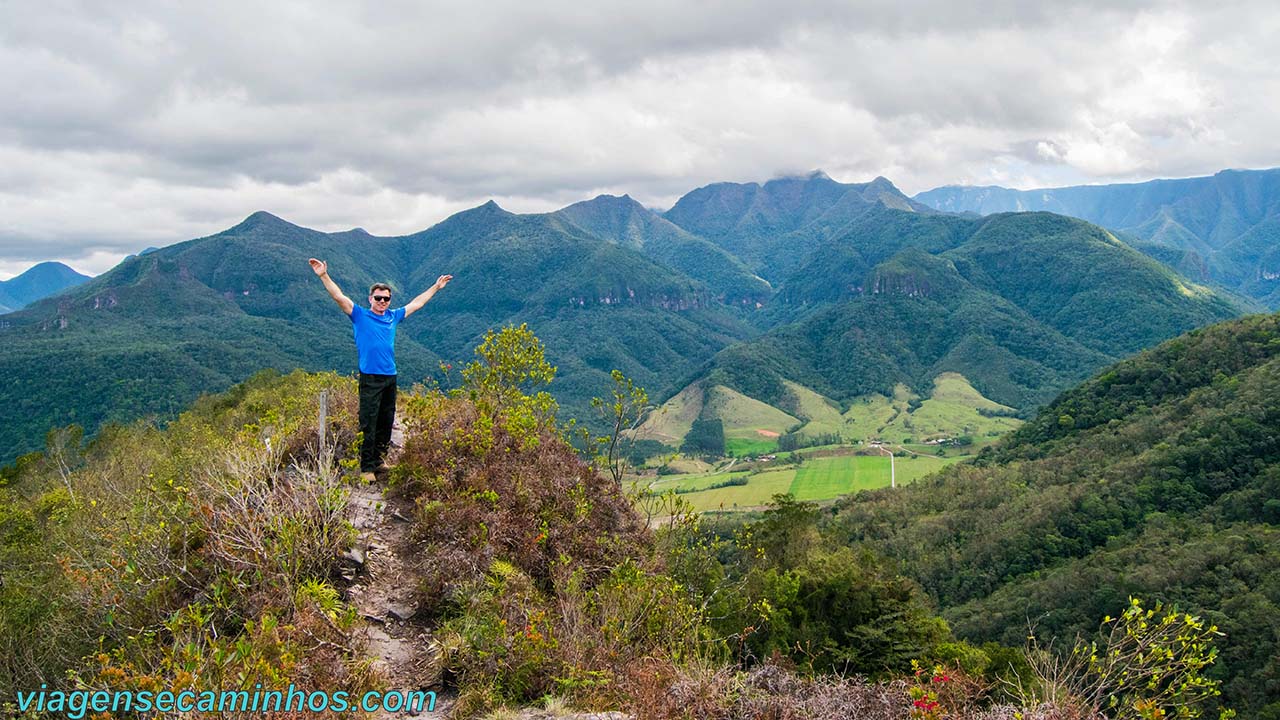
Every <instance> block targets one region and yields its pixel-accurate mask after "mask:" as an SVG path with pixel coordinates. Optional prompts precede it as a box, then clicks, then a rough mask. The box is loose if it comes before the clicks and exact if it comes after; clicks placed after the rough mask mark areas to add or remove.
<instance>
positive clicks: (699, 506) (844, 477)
mask: <svg viewBox="0 0 1280 720" xmlns="http://www.w3.org/2000/svg"><path fill="white" fill-rule="evenodd" d="M965 457H968V456H954V457H945V458H941V457H935V456H931V455H919V456H911V455H905V456H900V457H898V458H897V459H896V463H895V464H896V471H897V481H898V484H900V485H905V484H907V483H911V482H914V481H916V480H917V479H919V478H921V477H923V476H925V475H928V474H929V473H932V472H934V471H936V470H938V469H940V468H942V467H944V466H946V465H949V464H951V463H953V462H956V461H958V460H962V459H964V458H965ZM730 478H746V480H747V484H746V485H734V486H730V487H720V488H714V489H710V486H712V485H716V484H718V483H722V482H724V481H726V480H729V479H730ZM888 485H889V458H888V457H882V456H868V455H839V456H834V457H811V458H807V459H806V460H805V461H804V463H803V464H802V465H801V466H800V467H799V468H798V469H797V468H796V467H795V466H792V465H787V466H780V467H779V468H778V469H777V470H766V471H764V472H757V473H755V474H751V473H748V472H743V471H732V470H730V471H729V472H724V471H720V472H707V473H697V474H688V475H667V476H663V477H661V478H659V479H658V480H657V481H656V482H653V483H651V484H650V485H649V490H650V491H651V492H654V493H661V492H665V491H667V490H673V489H676V488H679V489H681V490H682V491H684V492H682V494H681V497H682V498H683V499H685V500H687V501H689V502H690V503H691V504H692V505H693V507H694V509H695V510H697V511H699V512H707V511H711V510H733V509H744V510H745V509H748V508H757V507H761V506H764V505H768V504H769V503H770V502H771V501H772V499H773V496H774V495H777V494H781V493H791V494H792V495H794V496H796V498H797V499H799V500H807V501H821V500H830V499H833V498H836V497H839V496H841V495H845V494H848V493H853V492H858V491H860V490H873V489H875V488H881V487H887V486H888Z"/></svg>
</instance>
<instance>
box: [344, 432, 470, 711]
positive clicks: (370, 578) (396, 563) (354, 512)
mask: <svg viewBox="0 0 1280 720" xmlns="http://www.w3.org/2000/svg"><path fill="white" fill-rule="evenodd" d="M403 437H404V435H403V431H402V429H401V428H400V427H399V426H398V425H397V427H396V429H395V431H393V433H392V450H391V456H390V457H388V458H387V460H388V462H395V460H396V458H397V457H398V455H399V448H400V447H401V444H402V443H403ZM385 487H386V482H385V478H379V480H378V481H377V482H373V483H367V484H358V485H356V486H355V487H353V488H352V490H351V497H350V501H349V502H350V508H351V523H352V524H353V525H354V526H355V528H356V531H357V532H358V533H359V536H358V539H357V540H356V543H355V545H354V546H352V548H351V550H349V551H348V553H347V561H348V565H349V567H350V570H349V573H348V580H349V581H350V582H351V585H350V586H349V587H348V588H347V599H348V601H349V602H351V603H352V604H353V605H354V606H355V607H356V609H357V611H359V613H360V616H361V618H362V619H363V621H364V634H365V636H366V638H367V641H368V652H369V655H370V656H372V657H374V658H377V665H378V669H379V671H380V672H381V673H382V675H383V677H384V678H386V681H387V688H388V689H389V690H410V691H416V690H424V691H425V690H431V691H435V692H436V693H437V701H436V705H435V708H434V710H432V711H425V710H423V711H420V712H418V711H416V708H413V709H410V710H408V711H405V710H402V711H400V712H389V711H382V712H380V713H376V714H374V715H372V716H371V717H373V718H376V720H388V719H390V718H404V717H432V716H434V717H446V716H447V715H448V713H449V709H450V707H451V705H452V702H451V700H452V696H451V695H449V694H448V693H446V692H444V691H443V689H442V688H440V687H438V681H439V663H438V660H437V658H436V657H435V655H434V653H433V652H432V650H431V644H430V640H431V633H430V631H429V629H428V628H427V627H425V626H424V625H422V624H420V623H416V622H414V620H413V616H414V615H415V614H416V612H417V607H416V605H415V600H414V594H415V593H416V592H417V580H418V577H417V573H416V572H415V570H414V568H413V567H412V566H411V565H410V564H409V563H408V562H406V560H405V558H406V557H408V556H409V554H410V552H411V551H412V538H411V537H410V535H411V533H410V529H411V527H412V523H411V518H412V515H413V503H412V502H411V501H409V500H406V499H404V498H397V497H391V498H388V497H386V494H385V492H384V490H385Z"/></svg>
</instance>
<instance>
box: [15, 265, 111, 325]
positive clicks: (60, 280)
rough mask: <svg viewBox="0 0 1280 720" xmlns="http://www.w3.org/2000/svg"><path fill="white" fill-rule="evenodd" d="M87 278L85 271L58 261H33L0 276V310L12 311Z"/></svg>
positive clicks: (73, 285)
mask: <svg viewBox="0 0 1280 720" xmlns="http://www.w3.org/2000/svg"><path fill="white" fill-rule="evenodd" d="M88 280H89V276H88V275H81V274H80V273H78V272H76V271H75V270H72V269H71V268H69V267H67V266H66V265H63V264H62V263H60V262H42V263H39V264H37V265H33V266H31V267H30V268H28V269H27V270H26V271H25V272H23V273H22V274H21V275H18V276H16V277H12V278H9V279H8V280H0V314H2V313H7V312H13V311H14V310H17V309H19V308H21V307H23V306H26V305H28V304H30V303H33V302H35V301H36V300H39V299H40V298H45V297H49V296H50V295H53V294H55V293H58V292H61V291H62V290H65V289H66V288H69V287H75V286H76V285H79V284H81V283H83V282H86V281H88Z"/></svg>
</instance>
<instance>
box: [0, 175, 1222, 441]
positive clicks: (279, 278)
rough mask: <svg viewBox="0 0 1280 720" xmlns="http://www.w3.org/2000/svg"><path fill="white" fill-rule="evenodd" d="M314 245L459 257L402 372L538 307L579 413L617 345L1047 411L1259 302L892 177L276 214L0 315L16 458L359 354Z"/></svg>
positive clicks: (358, 287)
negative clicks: (331, 220)
mask: <svg viewBox="0 0 1280 720" xmlns="http://www.w3.org/2000/svg"><path fill="white" fill-rule="evenodd" d="M308 257H321V258H323V259H325V260H327V261H328V262H329V266H330V272H331V274H332V275H333V277H334V278H335V280H337V282H338V283H339V285H340V286H342V287H343V288H344V289H345V290H346V292H347V294H348V295H350V296H351V297H352V298H353V299H355V300H356V301H357V302H363V298H364V290H363V288H366V287H368V285H369V284H370V283H372V282H374V281H375V280H381V281H389V282H390V284H391V285H392V287H393V288H394V291H395V295H396V301H407V299H408V298H410V297H412V296H413V295H414V294H416V293H418V292H420V291H422V290H424V289H425V288H427V287H428V286H430V284H431V283H432V282H433V281H434V279H435V277H436V276H437V275H439V274H442V273H446V272H447V273H451V274H453V275H454V276H455V278H456V279H455V280H454V282H453V283H451V284H450V286H449V288H448V290H447V291H446V292H444V293H441V294H440V295H439V296H438V297H437V298H436V299H435V300H434V301H433V302H432V303H431V304H429V305H428V306H427V310H426V311H424V312H423V313H421V314H420V315H417V316H415V317H414V318H412V319H411V320H410V321H409V322H407V323H406V324H405V325H404V326H403V327H402V330H401V334H400V342H399V345H398V361H399V365H400V371H401V373H402V376H403V377H404V379H405V384H408V383H409V382H411V381H417V380H428V381H436V382H441V383H444V384H449V383H450V382H451V379H450V377H449V375H450V373H449V372H448V371H446V370H444V369H442V366H441V361H442V360H444V361H450V362H452V361H465V360H466V359H467V357H468V355H469V354H470V350H471V348H472V347H474V345H475V344H476V343H477V342H478V340H479V339H480V338H481V337H482V336H483V334H484V332H485V331H486V330H487V329H489V328H492V327H494V326H497V325H502V324H507V323H528V324H529V325H530V327H531V328H532V329H533V330H534V332H535V333H537V334H538V336H539V337H541V338H542V340H543V341H544V343H545V344H546V346H547V350H548V356H549V358H550V359H551V361H552V362H553V363H554V364H556V365H557V366H558V367H559V376H558V379H557V381H556V383H555V384H554V385H553V388H552V389H553V391H554V392H555V393H556V395H557V396H558V397H559V398H560V400H561V402H562V403H563V404H564V405H565V406H566V412H565V414H566V415H573V416H577V417H580V418H583V419H589V418H590V416H591V411H590V404H589V399H590V398H591V397H592V396H594V395H600V394H603V392H604V391H605V389H606V388H607V387H608V386H609V383H610V380H609V376H608V373H609V371H610V370H612V369H615V368H616V369H619V370H622V371H623V372H624V373H625V374H627V375H628V376H629V377H631V378H633V379H634V380H635V381H636V382H637V383H638V384H640V385H642V386H644V387H646V388H648V389H649V390H650V393H651V395H652V396H654V397H656V398H658V399H663V398H666V397H671V396H675V395H676V394H678V393H679V392H680V391H682V390H683V389H685V388H687V387H689V386H690V385H691V384H693V383H712V384H715V385H718V386H725V387H728V388H731V389H732V390H734V391H735V392H739V393H741V394H744V395H746V396H748V397H750V398H752V399H754V400H756V401H760V402H764V403H767V404H770V405H773V406H775V407H778V408H780V409H781V410H783V411H784V412H792V411H794V412H798V410H797V407H798V405H799V404H800V403H799V401H798V400H797V393H798V392H799V391H796V390H794V387H801V388H803V389H804V390H805V391H807V392H812V393H816V394H817V395H819V396H821V398H823V400H822V402H825V403H828V404H830V405H833V406H835V407H836V408H837V409H843V408H844V407H846V406H847V405H848V404H849V403H851V402H852V401H853V400H854V399H855V398H857V397H859V396H861V395H865V394H866V393H872V392H879V393H882V394H886V395H890V394H893V393H894V392H895V388H896V387H897V386H898V385H901V384H905V385H906V386H908V387H909V388H911V389H912V390H914V391H916V392H920V393H922V394H927V392H928V390H929V387H930V386H931V384H932V382H933V381H934V379H935V378H936V377H938V376H939V375H940V374H942V373H958V374H961V375H963V376H964V378H965V379H967V381H968V382H970V383H971V384H972V386H973V388H975V389H976V390H977V391H978V392H980V393H981V394H982V395H983V396H985V397H986V398H989V399H990V400H992V401H994V402H996V403H1000V404H1002V405H1005V406H1010V407H1013V408H1017V409H1021V410H1024V411H1028V410H1030V409H1032V408H1034V407H1035V406H1036V405H1037V404H1039V403H1041V402H1044V401H1046V400H1048V399H1050V398H1052V397H1053V396H1054V395H1055V394H1056V393H1058V392H1059V391H1061V390H1062V389H1065V388H1066V387H1068V386H1070V385H1071V384H1073V383H1074V382H1077V381H1079V380H1080V379H1083V378H1084V377H1087V376H1088V375H1089V374H1090V373H1091V372H1093V371H1094V370H1096V369H1097V368H1099V367H1102V366H1103V365H1105V364H1106V363H1108V362H1111V361H1112V360H1114V359H1116V358H1118V357H1121V356H1125V355H1128V354H1130V353H1132V352H1135V351H1137V350H1139V349H1142V348H1144V347H1148V346H1150V345H1151V344H1153V343H1155V342H1158V341H1160V340H1163V339H1165V338H1168V337H1172V336H1174V335H1176V334H1178V333H1181V332H1184V331H1186V330H1188V329H1191V328H1194V327H1198V326H1201V325H1205V324H1207V323H1211V322H1214V321H1217V320H1221V319H1224V318H1227V317H1232V316H1235V315H1238V314H1240V313H1241V312H1242V311H1243V310H1244V309H1246V307H1245V306H1244V305H1243V304H1241V303H1239V302H1237V301H1235V300H1233V299H1232V298H1231V297H1229V296H1227V295H1224V294H1222V293H1219V292H1216V291H1214V290H1212V289H1210V288H1208V287H1205V286H1203V285H1200V284H1197V283H1195V282H1192V281H1190V280H1188V279H1186V278H1185V277H1183V276H1181V275H1179V274H1178V273H1177V272H1175V271H1174V270H1172V269H1170V268H1169V267H1168V266H1166V265H1164V264H1161V263H1160V262H1157V261H1156V260H1154V259H1152V258H1150V257H1148V256H1144V255H1142V254H1140V253H1138V252H1136V251H1134V249H1133V248H1131V247H1130V246H1128V245H1127V244H1125V243H1124V242H1122V240H1121V239H1120V238H1118V237H1117V236H1116V234H1114V233H1111V232H1108V231H1106V230H1104V229H1102V228H1100V227H1097V226H1094V225H1091V224H1089V223H1086V222H1082V221H1079V220H1073V219H1069V218H1064V217H1061V216H1057V215H1052V214H1048V213H1015V214H1002V215H997V216H992V217H988V218H975V217H961V216H956V215H951V214H947V213H942V212H938V211H936V210H933V209H931V208H929V207H928V206H927V205H925V204H923V203H921V202H918V201H914V200H912V199H910V198H907V197H906V196H905V195H903V194H902V193H901V192H899V191H898V190H897V188H895V187H894V186H893V184H892V183H890V182H889V181H888V180H886V179H884V178H877V179H875V180H873V181H871V182H869V183H862V184H845V183H839V182H836V181H834V180H832V179H831V178H829V177H827V176H826V175H824V174H822V173H813V174H810V175H807V176H802V177H791V178H780V179H776V180H772V181H769V182H766V183H764V184H756V183H746V184H738V183H719V184H714V185H709V186H707V187H703V188H699V189H697V190H694V191H692V192H690V193H689V194H688V195H686V196H685V197H683V198H681V199H680V200H679V201H678V202H677V203H676V204H675V205H674V206H673V207H672V208H671V209H670V210H668V211H667V212H665V213H656V212H654V211H652V210H649V209H647V208H645V207H643V206H642V205H640V204H639V203H637V202H636V201H634V200H633V199H631V198H629V197H627V196H623V197H613V196H600V197H597V198H595V199H593V200H589V201H585V202H581V203H577V204H574V205H571V206H569V207H566V208H564V209H562V210H559V211H556V212H552V213H544V214H533V215H519V214H513V213H510V212H507V211H505V210H503V209H502V208H500V207H498V206H497V205H496V204H495V203H493V202H489V203H485V204H484V205H481V206H479V207H476V208H473V209H471V210H467V211H464V212H461V213H458V214H456V215H454V216H452V217H450V218H448V219H446V220H444V221H442V222H441V223H439V224H437V225H435V226H433V227H431V228H429V229H427V230H424V231H422V232H419V233H414V234H411V235H405V236H400V237H375V236H373V235H370V234H369V233H367V232H365V231H363V230H360V229H353V230H349V231H345V232H338V233H323V232H318V231H315V230H309V229H306V228H302V227H299V226H297V225H293V224H291V223H289V222H286V221H284V220H282V219H280V218H278V217H275V216H273V215H270V214H269V213H265V212H258V213H254V214H253V215H251V216H249V217H248V218H246V220H245V221H244V222H242V223H240V224H239V225H236V226H235V227H233V228H230V229H228V230H226V231H223V232H221V233H217V234H215V235H211V236H209V237H205V238H199V239H195V240H190V241H187V242H182V243H178V244H175V245H171V246H168V247H165V248H161V249H159V250H155V251H152V252H148V253H146V254H143V255H139V256H135V257H130V258H128V259H126V260H125V261H123V262H122V263H121V264H120V265H119V266H117V267H116V268H114V269H112V270H111V271H109V272H107V273H105V274H103V275H102V276H99V277H97V278H95V279H93V280H92V281H90V282H87V283H85V284H84V285H81V286H78V287H75V288H72V289H70V290H68V291H66V292H64V293H62V294H60V295H57V296H55V297H51V298H46V299H44V300H41V301H38V302H36V303H35V304H34V305H32V306H31V307H28V308H26V309H24V310H21V311H19V312H16V313H11V314H9V315H6V316H4V317H3V318H0V336H3V337H4V340H5V342H4V344H3V349H0V377H5V378H7V379H9V381H8V382H7V383H6V384H4V385H3V386H0V403H3V404H4V406H5V407H6V408H7V411H6V413H7V415H8V419H7V420H6V422H5V423H4V426H3V434H2V436H0V457H2V458H6V459H7V458H12V457H13V456H14V455H16V454H19V453H22V452H26V451H29V450H33V449H36V448H38V447H40V446H41V440H42V437H43V433H44V432H45V430H47V429H48V428H49V427H51V426H55V425H64V424H67V423H73V422H74V423H79V424H81V425H84V426H85V427H86V428H88V429H90V430H93V429H96V428H98V427H100V426H101V424H102V423H104V422H108V421H121V422H123V421H129V420H132V419H135V418H139V417H152V416H154V417H157V418H164V417H169V416H172V414H174V413H175V412H177V411H178V410H179V409H180V408H182V407H184V406H185V405H186V404H187V403H189V402H190V400H191V399H193V398H194V397H195V396H196V395H198V394H200V393H202V392H208V391H215V390H221V389H223V388H225V387H227V386H229V385H230V384H232V383H233V382H235V381H238V380H240V379H243V378H244V377H247V376H248V375H250V374H252V373H253V372H254V371H256V370H258V369H261V368H264V367H276V368H279V369H288V368H292V367H303V368H307V369H337V370H339V371H342V372H350V371H353V370H354V369H355V367H354V360H355V354H354V352H353V347H352V341H351V340H350V332H351V331H350V327H349V323H348V321H347V320H346V318H344V317H343V316H342V315H341V313H340V312H339V311H338V310H337V308H336V307H335V306H334V305H333V303H332V301H331V300H329V299H328V297H327V296H326V295H325V293H324V291H323V288H322V287H321V285H320V283H319V282H318V281H317V280H316V278H315V277H314V275H313V274H312V273H311V271H310V268H309V267H308V266H307V264H306V259H307V258H308ZM393 302H394V301H393ZM32 357H39V358H41V362H40V363H32V362H31V358H32ZM453 375H454V376H455V377H454V378H453V380H456V372H454V373H453ZM37 384H38V386H39V387H41V388H42V392H40V393H32V392H30V388H31V387H35V386H37ZM788 388H792V389H788ZM799 394H801V395H805V397H809V396H808V395H807V394H806V393H805V392H799ZM810 399H811V398H810ZM809 405H810V406H812V403H810V404H809ZM795 417H797V418H798V419H799V420H800V421H802V422H803V421H808V420H810V419H812V418H807V417H805V416H804V414H803V413H801V414H800V415H796V416H795Z"/></svg>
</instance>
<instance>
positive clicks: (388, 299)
mask: <svg viewBox="0 0 1280 720" xmlns="http://www.w3.org/2000/svg"><path fill="white" fill-rule="evenodd" d="M373 301H374V302H391V296H390V295H374V296H373Z"/></svg>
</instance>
